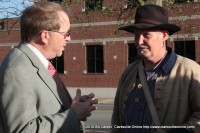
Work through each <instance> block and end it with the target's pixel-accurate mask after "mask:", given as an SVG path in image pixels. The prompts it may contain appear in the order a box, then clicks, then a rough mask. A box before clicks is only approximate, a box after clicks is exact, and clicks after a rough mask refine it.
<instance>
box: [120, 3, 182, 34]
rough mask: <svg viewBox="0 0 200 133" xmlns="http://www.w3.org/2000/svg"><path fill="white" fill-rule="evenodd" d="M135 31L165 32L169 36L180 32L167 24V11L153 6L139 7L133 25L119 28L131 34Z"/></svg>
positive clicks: (177, 28) (172, 25)
mask: <svg viewBox="0 0 200 133" xmlns="http://www.w3.org/2000/svg"><path fill="white" fill-rule="evenodd" d="M135 29H139V30H167V31H168V32H169V35H172V34H174V33H175V32H177V31H180V30H181V28H180V27H179V26H177V25H175V24H170V23H168V11H167V10H166V9H165V8H163V7H161V6H158V5H153V4H149V5H144V6H141V7H139V8H138V9H137V10H136V14H135V23H134V24H131V25H128V26H125V27H120V28H119V30H125V31H128V32H131V33H134V30H135Z"/></svg>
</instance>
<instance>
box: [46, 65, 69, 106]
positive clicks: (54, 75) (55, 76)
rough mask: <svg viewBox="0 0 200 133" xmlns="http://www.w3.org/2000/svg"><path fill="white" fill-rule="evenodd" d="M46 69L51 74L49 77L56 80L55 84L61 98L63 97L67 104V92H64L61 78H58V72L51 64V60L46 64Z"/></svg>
mask: <svg viewBox="0 0 200 133" xmlns="http://www.w3.org/2000/svg"><path fill="white" fill-rule="evenodd" d="M48 71H49V73H50V75H51V77H52V78H53V79H54V81H55V82H56V85H57V88H58V89H59V91H60V92H61V94H62V96H63V98H64V99H65V102H66V103H67V105H68V106H69V105H70V104H69V103H70V102H69V99H68V98H67V94H66V92H65V90H64V89H65V88H64V86H63V84H62V82H61V79H60V78H59V76H58V73H57V72H56V69H55V67H54V66H53V65H52V64H51V62H49V64H48Z"/></svg>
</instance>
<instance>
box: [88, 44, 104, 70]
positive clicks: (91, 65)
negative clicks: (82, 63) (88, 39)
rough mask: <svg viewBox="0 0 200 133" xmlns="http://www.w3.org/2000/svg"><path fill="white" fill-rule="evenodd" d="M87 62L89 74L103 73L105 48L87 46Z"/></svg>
mask: <svg viewBox="0 0 200 133" xmlns="http://www.w3.org/2000/svg"><path fill="white" fill-rule="evenodd" d="M86 52H87V54H86V60H87V72H88V73H103V71H104V64H103V46H102V45H87V46H86Z"/></svg>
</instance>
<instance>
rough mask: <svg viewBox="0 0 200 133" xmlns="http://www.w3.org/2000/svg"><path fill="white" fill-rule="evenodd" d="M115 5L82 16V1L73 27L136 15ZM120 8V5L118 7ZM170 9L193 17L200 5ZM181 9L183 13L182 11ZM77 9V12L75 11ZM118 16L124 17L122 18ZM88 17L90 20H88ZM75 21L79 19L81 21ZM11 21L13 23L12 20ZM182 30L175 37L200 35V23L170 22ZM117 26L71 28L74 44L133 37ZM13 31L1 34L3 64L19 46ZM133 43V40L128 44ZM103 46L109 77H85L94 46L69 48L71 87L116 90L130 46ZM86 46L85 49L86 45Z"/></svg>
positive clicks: (198, 51) (66, 57)
mask: <svg viewBox="0 0 200 133" xmlns="http://www.w3.org/2000/svg"><path fill="white" fill-rule="evenodd" d="M112 2H114V1H111V0H110V1H109V2H108V1H105V3H104V6H105V7H106V9H108V7H111V6H113V11H112V12H109V13H108V12H107V14H106V13H105V12H104V13H102V12H89V13H85V12H82V8H83V7H84V4H83V2H82V1H80V3H79V4H76V5H75V6H74V7H71V8H69V10H70V11H69V15H70V20H71V23H72V24H77V23H88V22H110V21H118V20H124V19H125V18H126V17H127V16H128V18H129V19H130V18H132V17H133V15H128V13H130V12H126V13H122V14H121V12H120V10H119V6H123V4H122V3H112ZM116 4H118V5H116ZM164 6H165V7H167V8H168V9H169V12H170V16H176V17H177V16H179V15H180V14H181V15H182V16H188V15H189V16H191V15H200V6H199V3H190V4H182V5H180V4H179V5H173V6H166V5H164ZM180 8H181V10H180ZM74 9H75V10H74ZM132 12H134V11H132ZM119 15H121V17H120V18H119ZM88 16H89V17H88ZM76 17H79V18H78V19H77V18H76ZM10 21H11V20H10ZM13 22H14V20H12V21H11V22H7V24H8V27H11V26H12V24H13ZM171 22H173V23H176V24H178V25H180V26H181V27H182V31H180V32H178V33H177V34H176V35H185V34H189V33H190V32H191V33H190V34H194V33H198V34H199V33H200V29H199V28H200V25H199V22H200V20H199V19H191V20H186V21H177V20H175V21H171ZM191 26H194V27H196V28H195V29H194V30H193V31H190V30H189V29H190V28H191ZM117 28H118V25H98V26H87V27H71V32H72V34H71V38H72V40H79V42H80V41H81V40H82V41H83V40H86V39H98V38H100V39H103V38H105V39H106V38H125V37H132V35H131V34H129V33H126V32H123V31H118V30H117ZM13 29H14V30H12V31H11V32H10V33H9V34H8V32H7V31H0V62H1V61H2V60H3V58H4V57H5V55H6V54H7V53H8V52H9V51H10V49H11V48H12V47H11V46H10V45H13V43H14V44H17V43H18V42H19V40H20V32H19V30H18V29H19V25H18V24H17V25H14V28H13ZM184 39H192V40H195V37H189V38H187V37H186V38H174V39H173V40H184ZM129 41H132V40H131V39H130V40H128V42H129ZM169 42H170V44H169V45H170V46H171V47H173V41H169ZM97 43H98V44H101V45H103V46H104V69H105V70H106V73H103V74H84V70H86V45H87V44H90V45H91V44H92V43H91V42H84V43H81V42H80V43H70V42H69V44H68V45H67V46H66V48H65V52H64V69H65V70H66V74H61V75H60V76H61V78H62V79H63V81H64V82H65V84H66V85H67V86H68V87H116V86H117V83H118V79H119V77H120V75H121V73H122V71H123V70H124V69H125V67H126V66H127V65H128V45H127V42H124V40H123V39H122V40H121V41H107V42H94V44H97ZM83 44H84V45H83ZM196 61H200V41H199V38H198V37H197V38H196Z"/></svg>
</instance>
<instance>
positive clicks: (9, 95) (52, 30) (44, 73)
mask: <svg viewBox="0 0 200 133" xmlns="http://www.w3.org/2000/svg"><path fill="white" fill-rule="evenodd" d="M20 25H21V43H20V44H19V46H18V47H16V48H14V49H13V50H12V51H11V52H10V53H9V54H8V55H7V56H6V57H5V59H4V61H3V62H2V64H1V68H0V123H1V127H2V129H3V131H4V132H5V133H18V132H20V133H21V132H23V133H36V132H37V133H80V132H84V131H83V128H84V127H83V126H82V124H81V123H82V122H81V121H85V120H86V119H87V117H88V116H90V115H91V111H93V110H95V109H96V107H95V106H94V104H97V102H98V101H97V99H95V98H94V94H92V93H91V94H89V95H85V96H81V91H80V90H79V89H77V93H76V96H75V98H74V99H73V100H72V98H71V97H70V95H69V92H68V91H67V89H66V88H65V87H64V84H63V83H62V82H61V80H60V79H59V77H57V78H56V79H55V78H54V75H53V77H52V76H51V74H50V73H51V72H49V71H48V67H49V66H48V65H50V63H49V60H51V59H53V58H55V57H59V56H61V55H62V52H63V50H64V47H65V45H66V43H67V42H68V41H69V40H70V39H71V38H70V34H69V29H70V22H69V18H68V15H67V12H66V9H65V8H64V7H62V6H61V5H59V4H56V3H51V2H40V3H35V4H34V5H33V6H30V7H28V8H27V9H25V10H24V11H23V13H22V16H21V19H20ZM57 80H58V81H59V83H58V82H57ZM61 89H62V90H61Z"/></svg>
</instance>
